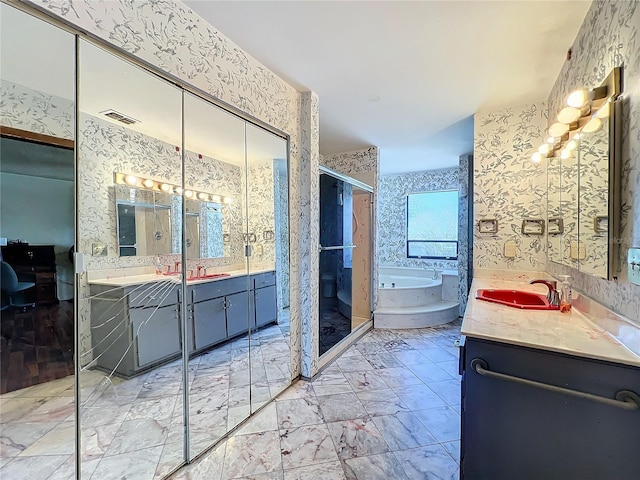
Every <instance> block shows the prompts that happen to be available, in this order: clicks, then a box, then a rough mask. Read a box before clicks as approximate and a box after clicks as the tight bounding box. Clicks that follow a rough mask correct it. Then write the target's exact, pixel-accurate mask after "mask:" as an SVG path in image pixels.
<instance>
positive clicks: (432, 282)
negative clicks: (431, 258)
mask: <svg viewBox="0 0 640 480" xmlns="http://www.w3.org/2000/svg"><path fill="white" fill-rule="evenodd" d="M457 296H458V272H457V271H448V270H444V271H438V275H437V278H436V279H434V278H433V269H421V268H403V267H384V266H382V267H380V268H379V269H378V301H377V304H376V309H375V310H374V327H376V328H423V327H430V326H434V325H441V324H443V323H448V322H450V321H452V320H455V319H456V318H458V315H459V304H458V300H457Z"/></svg>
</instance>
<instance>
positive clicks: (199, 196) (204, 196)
mask: <svg viewBox="0 0 640 480" xmlns="http://www.w3.org/2000/svg"><path fill="white" fill-rule="evenodd" d="M208 197H209V195H207V194H206V193H203V192H200V193H198V199H200V200H208V199H209V198H208Z"/></svg>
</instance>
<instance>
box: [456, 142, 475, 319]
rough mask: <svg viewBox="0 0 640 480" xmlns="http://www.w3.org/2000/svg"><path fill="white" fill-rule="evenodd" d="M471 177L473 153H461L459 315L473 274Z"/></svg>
mask: <svg viewBox="0 0 640 480" xmlns="http://www.w3.org/2000/svg"><path fill="white" fill-rule="evenodd" d="M470 178H473V155H470V154H467V155H462V156H460V158H459V163H458V185H459V187H458V194H459V203H458V302H459V303H460V316H461V317H462V316H464V311H465V309H466V308H467V299H468V296H469V287H470V286H471V279H472V274H473V241H471V242H470V241H469V240H470V239H469V236H470V233H471V235H473V229H472V228H470V226H471V224H472V222H471V220H472V219H470V218H469V214H470V212H469V206H470V205H469V204H470V203H471V204H473V192H472V190H473V185H469V183H470Z"/></svg>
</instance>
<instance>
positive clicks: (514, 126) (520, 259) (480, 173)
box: [473, 103, 547, 270]
mask: <svg viewBox="0 0 640 480" xmlns="http://www.w3.org/2000/svg"><path fill="white" fill-rule="evenodd" d="M546 125H547V109H546V106H545V104H544V103H530V104H525V105H519V106H509V107H506V108H500V109H496V110H490V111H484V112H478V113H476V114H475V118H474V155H473V168H474V176H473V177H474V185H473V199H474V201H473V203H474V219H473V223H474V234H473V267H474V269H476V268H491V269H502V270H544V269H545V266H546V254H547V248H546V239H545V237H544V236H534V235H523V234H522V233H521V227H522V220H523V219H527V218H529V219H542V220H546V218H547V171H546V163H544V162H541V163H538V164H535V163H533V162H532V161H531V153H532V152H533V151H535V149H536V148H537V146H538V145H539V144H540V141H541V140H542V138H543V135H544V130H545V128H546ZM480 219H496V220H497V221H498V232H497V233H495V234H493V233H479V231H478V228H477V224H478V221H479V220H480ZM507 241H512V242H515V244H516V257H515V258H506V257H505V256H504V245H505V242H507Z"/></svg>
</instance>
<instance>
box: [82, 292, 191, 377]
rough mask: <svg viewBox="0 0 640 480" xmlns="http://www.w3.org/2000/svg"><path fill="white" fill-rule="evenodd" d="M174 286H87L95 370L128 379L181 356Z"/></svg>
mask: <svg viewBox="0 0 640 480" xmlns="http://www.w3.org/2000/svg"><path fill="white" fill-rule="evenodd" d="M178 290H179V285H177V284H167V283H163V284H160V283H158V282H151V283H148V284H143V285H130V286H123V287H121V288H114V287H112V286H105V285H91V302H90V309H91V344H92V354H93V355H92V357H91V358H89V357H86V358H83V361H90V360H93V362H94V364H95V366H96V367H97V368H99V369H100V370H103V371H106V372H109V373H111V372H113V373H115V374H117V375H119V376H121V377H125V378H128V377H132V376H134V375H137V374H139V373H141V372H143V371H146V370H148V369H149V368H152V367H154V366H156V365H160V364H162V363H164V362H166V361H168V360H171V359H173V358H176V357H178V356H179V355H180V352H181V335H180V316H179V313H178Z"/></svg>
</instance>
